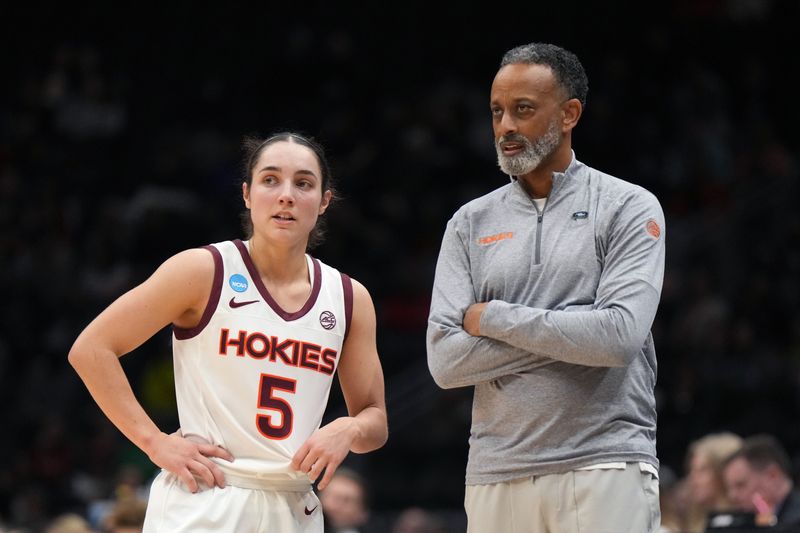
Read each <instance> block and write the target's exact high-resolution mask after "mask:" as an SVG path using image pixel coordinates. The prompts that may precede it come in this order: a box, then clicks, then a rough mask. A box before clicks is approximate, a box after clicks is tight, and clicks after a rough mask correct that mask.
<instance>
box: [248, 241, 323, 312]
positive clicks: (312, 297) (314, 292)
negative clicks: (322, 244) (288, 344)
mask: <svg viewBox="0 0 800 533" xmlns="http://www.w3.org/2000/svg"><path fill="white" fill-rule="evenodd" d="M233 243H234V244H235V245H236V248H238V249H239V254H241V256H242V260H243V261H244V266H246V267H247V271H248V272H249V273H250V279H252V280H253V283H255V284H256V288H257V289H258V292H259V293H261V296H262V297H263V298H264V301H265V302H267V305H269V306H270V307H271V308H272V310H273V311H275V313H277V315H278V316H279V317H281V318H282V319H284V320H286V321H287V322H290V321H292V320H297V319H298V318H302V317H304V316H305V315H306V313H308V312H309V311H311V308H312V307H314V304H315V303H317V297H318V296H319V289H320V287H321V286H322V268H321V267H320V265H319V261H317V260H316V259H315V258H313V257H312V258H311V262H312V263H313V265H314V281H313V282H312V283H311V294H309V295H308V300H306V303H305V304H303V307H301V308H300V310H299V311H295V312H294V313H289V312H288V311H285V310H284V309H283V308H282V307H281V306H280V305H278V302H276V301H275V298H273V297H272V295H271V294H270V293H269V291H268V290H267V288H266V287H265V286H264V282H263V281H261V276H260V275H259V274H258V269H257V268H256V265H255V263H253V258H252V257H250V252H248V251H247V247H246V246H245V245H244V243H243V242H242V241H241V240H240V239H236V240H235V241H233Z"/></svg>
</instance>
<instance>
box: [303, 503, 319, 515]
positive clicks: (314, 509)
mask: <svg viewBox="0 0 800 533" xmlns="http://www.w3.org/2000/svg"><path fill="white" fill-rule="evenodd" d="M316 510H317V506H316V505H315V506H314V508H313V509H311V510H310V511H309V509H308V507H306V508H305V509H303V511H304V512H305V513H306V516H307V515H310V514H311V513H313V512H314V511H316Z"/></svg>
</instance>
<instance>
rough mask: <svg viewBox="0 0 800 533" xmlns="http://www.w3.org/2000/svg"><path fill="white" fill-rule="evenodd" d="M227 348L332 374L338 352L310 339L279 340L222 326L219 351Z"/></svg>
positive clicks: (237, 352) (236, 352)
mask: <svg viewBox="0 0 800 533" xmlns="http://www.w3.org/2000/svg"><path fill="white" fill-rule="evenodd" d="M230 348H235V349H236V351H235V355H236V357H244V356H248V357H251V358H253V359H267V360H269V361H270V362H275V361H280V362H282V363H283V364H285V365H289V366H294V367H297V368H307V369H309V370H315V371H317V372H321V373H323V374H326V375H328V376H330V375H332V374H333V371H334V369H335V368H336V357H337V356H338V355H339V353H338V352H337V351H336V350H334V349H332V348H323V347H322V346H320V345H319V344H315V343H313V342H305V341H298V340H294V339H284V340H281V339H279V338H278V337H276V336H274V335H265V334H264V333H261V332H258V331H254V332H247V331H245V330H239V333H237V334H234V335H231V332H230V330H228V329H227V328H222V329H221V330H220V332H219V355H221V356H227V355H228V351H229V349H230Z"/></svg>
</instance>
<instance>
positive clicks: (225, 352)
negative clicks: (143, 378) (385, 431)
mask: <svg viewBox="0 0 800 533" xmlns="http://www.w3.org/2000/svg"><path fill="white" fill-rule="evenodd" d="M206 248H207V249H208V250H209V251H210V252H211V253H212V255H213V256H214V265H215V270H214V285H213V288H212V291H211V297H210V298H209V301H208V306H207V307H206V309H205V312H204V313H203V316H202V319H201V320H200V324H198V325H197V326H196V327H195V328H192V329H182V328H178V327H173V343H174V346H173V358H174V366H175V388H176V395H177V401H178V416H179V419H180V424H181V431H182V433H183V435H184V436H187V437H188V436H192V435H196V436H199V437H202V438H203V439H205V440H206V441H208V442H210V443H212V444H216V445H220V446H222V447H224V448H225V449H227V450H228V451H229V452H231V454H232V455H233V456H234V458H235V461H234V462H233V463H228V462H227V461H224V460H221V459H213V460H214V461H215V462H216V463H217V464H219V465H220V466H221V467H222V468H223V470H224V471H226V472H230V473H231V474H234V475H238V476H244V477H258V478H267V479H275V480H287V481H292V480H298V481H300V480H303V481H306V482H308V477H307V476H306V475H305V474H302V473H299V472H297V471H295V470H294V469H292V468H291V466H290V464H289V463H290V461H291V459H292V456H293V455H294V454H295V452H296V451H297V449H298V448H299V447H300V445H302V444H303V442H305V440H306V439H307V438H308V437H309V436H310V435H311V434H312V433H313V432H314V430H316V429H317V428H319V426H320V423H321V421H322V416H323V414H324V412H325V407H326V405H327V403H328V394H329V392H330V388H331V383H332V380H333V375H334V372H335V371H336V367H337V365H338V363H339V356H340V354H341V350H342V343H343V342H344V338H345V335H346V333H347V329H348V324H349V322H350V317H351V315H352V303H353V291H352V284H351V280H350V278H348V277H347V276H346V275H345V274H340V273H339V272H338V271H337V270H336V269H334V268H332V267H329V266H327V265H325V264H323V263H321V262H320V261H318V260H317V259H315V258H312V257H311V256H308V255H306V260H307V261H308V271H309V273H310V278H311V279H310V282H311V287H312V288H311V295H310V296H309V298H308V300H307V301H306V303H305V305H304V306H303V307H302V309H300V310H299V311H296V312H291V313H290V312H286V311H284V310H283V309H281V307H280V306H279V305H278V304H277V302H275V300H274V299H273V298H272V296H271V295H270V294H269V292H268V291H267V289H266V287H265V286H264V284H263V282H262V281H261V277H260V276H259V275H258V272H257V270H256V267H255V265H254V263H253V261H252V259H251V257H250V254H249V251H248V245H247V244H246V243H243V242H242V241H240V240H235V241H226V242H221V243H216V244H213V245H210V246H207V247H206Z"/></svg>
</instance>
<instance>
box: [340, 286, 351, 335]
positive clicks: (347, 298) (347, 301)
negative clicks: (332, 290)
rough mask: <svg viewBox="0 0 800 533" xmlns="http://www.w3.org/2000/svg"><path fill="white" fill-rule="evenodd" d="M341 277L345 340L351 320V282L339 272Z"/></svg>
mask: <svg viewBox="0 0 800 533" xmlns="http://www.w3.org/2000/svg"><path fill="white" fill-rule="evenodd" d="M340 274H341V275H342V288H343V289H344V324H345V326H344V339H342V342H344V341H346V340H347V334H348V333H350V320H351V319H352V318H353V280H351V279H350V276H348V275H347V274H345V273H343V272H340Z"/></svg>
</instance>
